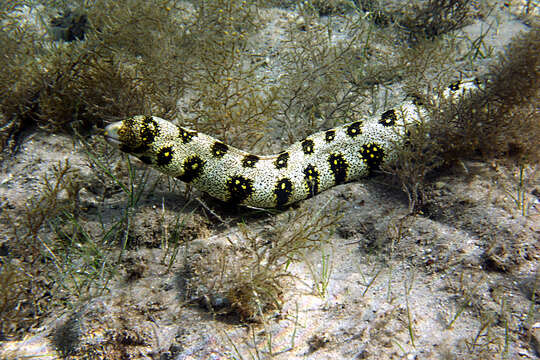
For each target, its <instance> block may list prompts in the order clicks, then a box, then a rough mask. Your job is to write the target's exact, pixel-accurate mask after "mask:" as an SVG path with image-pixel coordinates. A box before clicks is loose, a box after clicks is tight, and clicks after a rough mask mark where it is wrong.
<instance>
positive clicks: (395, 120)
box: [105, 86, 469, 208]
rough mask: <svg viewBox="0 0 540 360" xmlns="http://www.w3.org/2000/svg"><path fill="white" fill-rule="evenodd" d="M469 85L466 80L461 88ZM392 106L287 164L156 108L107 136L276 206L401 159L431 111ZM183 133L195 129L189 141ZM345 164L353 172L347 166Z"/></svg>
mask: <svg viewBox="0 0 540 360" xmlns="http://www.w3.org/2000/svg"><path fill="white" fill-rule="evenodd" d="M468 88H469V87H463V86H462V87H461V89H460V90H461V91H460V92H457V93H460V94H461V93H463V91H465V90H467V89H468ZM463 89H465V90H463ZM390 113H391V115H394V116H391V120H392V121H390V120H386V121H388V123H387V122H385V121H384V119H383V118H384V116H385V115H384V114H386V115H388V112H384V113H381V114H378V115H377V116H374V117H371V118H367V119H363V120H361V121H358V122H354V123H349V124H345V125H342V126H339V127H336V128H334V129H331V130H327V131H321V132H318V133H315V134H312V135H310V136H308V137H307V138H306V139H304V140H302V141H299V142H296V143H294V144H292V145H291V146H290V147H289V148H287V149H286V150H284V151H283V152H282V153H280V154H283V153H286V154H288V155H289V158H288V161H287V166H285V167H281V168H278V167H277V166H276V161H277V159H278V156H279V155H280V154H275V155H269V156H259V155H256V157H257V158H258V161H256V162H255V163H254V164H253V165H252V167H246V166H245V164H244V163H245V161H246V156H248V155H250V154H249V153H247V152H245V151H242V150H239V149H236V148H234V147H232V146H226V145H224V144H222V143H221V142H220V141H219V140H217V139H214V138H213V137H211V136H208V135H205V134H202V133H199V132H195V131H191V130H188V129H185V128H182V127H179V126H177V125H175V124H173V123H171V122H169V121H167V120H164V119H161V118H159V117H155V116H142V115H139V116H134V117H132V118H129V119H126V120H123V121H119V122H116V123H113V124H111V125H109V126H107V128H106V129H105V136H106V137H107V139H108V140H110V141H111V142H112V143H114V144H116V145H118V146H120V148H121V149H122V150H123V151H125V152H128V153H130V154H132V155H134V156H137V157H138V158H140V159H141V160H143V161H144V162H146V163H148V164H150V165H151V166H153V167H155V168H156V169H157V170H159V171H161V172H163V173H165V174H167V175H170V176H174V177H177V178H179V179H181V180H184V181H186V182H188V183H190V184H191V185H193V186H194V187H196V188H197V189H199V190H201V191H203V192H206V193H208V194H209V195H211V196H213V197H215V198H217V199H220V200H222V201H225V202H232V203H236V204H240V205H244V206H249V207H255V208H274V207H282V206H286V205H289V204H292V203H294V202H297V201H299V200H302V199H306V198H308V197H310V196H313V195H316V194H318V193H320V192H322V191H324V190H326V189H328V188H331V187H333V186H335V185H337V184H340V183H344V182H350V181H353V180H357V179H360V178H362V177H366V176H368V175H369V174H370V173H372V172H373V171H374V170H377V169H378V168H379V167H380V166H381V165H383V164H387V163H391V162H392V161H394V160H395V159H396V156H397V152H398V149H399V148H400V147H401V146H402V142H403V139H404V136H403V131H404V128H405V126H406V125H407V124H412V123H415V122H416V121H418V120H419V119H420V118H423V117H425V116H426V114H425V111H424V110H423V109H421V108H419V107H417V106H416V105H413V104H412V103H411V102H404V103H402V104H401V106H399V107H397V108H395V109H394V110H391V111H390ZM351 126H352V127H351ZM332 131H333V132H334V134H335V136H334V137H333V139H331V140H330V141H327V134H329V133H330V132H332ZM182 134H192V136H191V138H190V139H188V140H187V141H185V138H183V137H182ZM305 141H308V142H309V141H312V146H307V145H310V144H308V143H306V142H305ZM216 143H218V145H216ZM303 144H304V146H303ZM215 146H218V147H219V148H218V150H219V151H218V152H217V155H218V156H216V152H215V151H213V150H212V149H213V147H215ZM305 147H307V148H306V149H307V151H304V150H306V149H305ZM309 150H312V151H309ZM381 153H382V154H383V155H382V156H381ZM251 156H253V155H251ZM332 159H334V161H332ZM193 162H198V163H197V164H195V165H194V164H193ZM340 164H341V167H339V166H338V165H340ZM343 164H346V165H345V166H343ZM332 167H334V170H333V169H332ZM335 167H338V169H337V170H336V169H335ZM344 167H346V174H345V172H343V171H342V170H343V168H344ZM186 168H188V169H189V171H186ZM308 168H309V169H311V170H314V171H315V172H316V173H314V172H313V171H311V172H310V171H309V169H308ZM317 174H318V176H314V175H317ZM310 175H312V176H311V177H310ZM315 179H316V181H315ZM280 181H281V182H280ZM282 182H285V183H286V184H283V183H282ZM314 186H316V188H314ZM310 189H311V191H310ZM315 190H316V191H315Z"/></svg>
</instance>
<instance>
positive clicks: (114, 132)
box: [103, 121, 122, 146]
mask: <svg viewBox="0 0 540 360" xmlns="http://www.w3.org/2000/svg"><path fill="white" fill-rule="evenodd" d="M120 126H122V122H121V121H118V122H115V123H112V124H110V125H107V126H106V127H105V130H104V131H103V136H104V137H105V140H107V142H108V143H110V144H112V145H115V146H120V145H122V142H121V141H120V137H119V136H118V130H119V129H120Z"/></svg>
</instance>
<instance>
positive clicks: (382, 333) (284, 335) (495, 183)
mask: <svg viewBox="0 0 540 360" xmlns="http://www.w3.org/2000/svg"><path fill="white" fill-rule="evenodd" d="M513 10H514V9H513ZM265 16H267V17H270V18H271V21H268V23H267V26H266V27H265V28H264V29H263V30H262V31H261V32H260V36H261V38H260V46H261V48H265V49H266V50H264V52H267V53H272V52H273V53H279V46H280V41H281V40H282V39H280V36H281V35H282V34H283V31H282V30H283V27H284V26H285V24H287V23H288V22H290V21H298V19H297V18H296V16H297V14H296V13H295V11H294V10H292V9H281V8H275V9H267V10H266V14H265ZM490 16H493V18H484V19H482V20H476V21H475V22H473V23H472V24H470V25H468V26H466V27H465V28H463V29H462V30H461V31H463V32H464V33H466V34H469V36H470V37H471V38H473V37H474V35H475V34H479V33H480V32H482V31H484V30H485V27H486V24H487V23H492V22H493V21H494V19H495V17H496V24H497V26H496V28H494V29H493V30H492V31H490V32H488V35H487V36H486V38H485V42H486V45H488V46H491V47H492V48H493V50H494V53H496V52H498V51H503V50H504V46H505V45H506V44H508V42H509V41H510V39H511V38H512V37H513V36H514V35H516V34H518V33H519V32H522V31H527V29H528V27H529V25H527V24H525V23H524V21H523V18H522V17H520V16H519V10H518V9H515V10H514V11H510V10H508V9H504V8H503V9H499V10H497V11H496V12H494V13H493V14H492V15H490ZM278 56H279V55H278ZM269 61H276V62H279V59H270V60H269ZM478 66H480V67H482V66H485V64H484V63H480V64H478ZM268 69H269V70H267V71H269V72H272V71H273V70H272V67H271V66H270V67H269V68H268ZM317 130H319V129H317ZM278 145H281V144H278ZM270 147H273V148H274V150H276V148H277V145H272V146H270ZM114 156H117V159H116V160H115V161H117V162H122V161H125V159H123V158H121V157H120V154H119V152H116V153H114ZM64 159H69V162H70V164H71V165H72V167H74V168H75V169H79V171H80V176H82V177H83V178H84V180H85V183H86V185H85V186H83V190H82V192H81V203H83V204H84V206H83V208H85V209H87V211H88V213H87V214H84V213H83V214H82V216H83V217H87V218H88V219H89V220H88V224H90V225H88V226H92V220H91V219H94V220H93V222H94V225H93V226H98V225H97V220H95V214H96V213H98V212H99V213H101V214H102V217H103V218H107V217H114V216H117V215H118V214H119V212H120V210H119V209H120V208H122V206H125V203H126V201H127V200H126V195H125V194H124V193H123V192H121V191H117V192H115V193H114V194H112V195H110V196H109V197H108V198H107V199H101V198H100V196H98V195H97V194H96V193H97V192H96V191H95V189H93V188H92V187H93V186H96V183H97V182H96V181H95V180H94V179H93V177H95V176H96V175H95V170H92V169H91V168H90V167H89V166H88V163H89V161H88V158H87V156H86V154H85V152H84V150H83V148H82V146H81V145H80V144H79V143H78V142H77V141H75V140H74V139H73V138H72V137H70V136H68V135H58V134H50V133H47V132H43V131H34V132H32V133H30V134H26V136H24V138H23V141H22V143H21V144H20V148H19V149H18V151H17V152H16V153H14V155H13V156H12V157H11V158H9V159H6V160H5V161H4V162H3V163H2V164H1V172H0V202H1V204H2V207H8V206H9V207H10V208H22V207H23V205H24V203H25V202H26V201H27V200H28V199H29V198H30V197H31V196H33V195H34V194H35V193H36V191H38V189H39V183H40V179H41V178H42V177H43V176H44V175H47V174H50V173H51V169H52V166H53V165H55V164H56V163H57V162H58V161H59V160H64ZM134 164H135V166H136V168H137V169H139V171H138V174H142V173H143V169H144V165H143V164H142V163H139V162H134ZM532 172H533V170H531V171H530V173H527V174H528V176H529V179H532V180H531V182H529V183H527V185H526V188H525V194H526V196H527V199H528V204H529V206H528V211H527V213H526V215H525V216H523V214H522V212H521V211H520V210H519V209H518V208H517V207H516V206H515V203H514V202H513V200H512V198H511V194H512V191H513V190H512V189H513V187H514V186H515V176H516V169H515V168H511V167H505V166H500V165H499V164H498V163H497V162H495V161H493V162H491V161H490V162H480V161H464V162H463V163H462V164H461V166H460V167H458V168H454V169H448V170H445V171H444V173H441V174H440V176H439V177H438V178H437V179H436V182H435V183H434V184H433V191H432V192H431V199H430V207H429V208H430V210H431V211H430V213H429V214H422V213H420V214H415V215H409V216H408V215H407V214H408V211H409V209H408V201H407V197H406V195H405V194H404V193H403V192H402V191H401V190H400V189H399V188H397V187H395V186H389V185H388V179H387V178H384V177H375V178H372V179H369V180H366V181H359V182H355V183H350V184H346V185H341V186H338V187H335V188H333V189H330V190H328V191H326V192H324V193H322V194H320V195H318V196H316V197H314V198H312V199H309V200H306V201H304V202H302V203H301V204H300V206H299V207H293V208H291V209H289V210H286V212H291V213H295V212H301V211H306V212H308V213H313V214H316V213H317V211H318V210H320V209H323V211H331V212H339V220H337V223H336V226H335V229H334V231H333V232H332V233H330V235H329V236H330V237H329V239H328V240H329V241H328V243H326V244H324V245H322V246H321V247H320V248H317V249H314V250H312V251H311V252H309V253H306V254H304V258H303V259H302V260H301V261H297V262H294V263H292V264H291V265H290V266H289V267H288V271H289V272H290V273H291V274H292V275H293V277H291V279H290V280H288V281H287V286H286V287H284V289H283V294H282V300H283V307H282V309H281V310H280V311H277V312H275V311H274V312H272V311H271V312H269V313H267V314H265V315H264V317H263V319H262V320H260V319H259V321H258V322H244V321H240V320H239V319H237V318H235V317H234V316H230V315H229V316H222V315H220V314H215V313H212V311H210V310H209V309H208V308H205V307H204V306H199V304H197V303H195V304H193V303H191V304H189V303H186V302H184V300H183V296H184V295H185V294H182V292H183V291H186V289H185V288H184V287H183V284H184V283H183V280H182V271H183V270H182V269H183V264H184V261H186V260H185V258H183V256H182V251H183V250H182V249H181V251H180V255H179V256H178V257H177V259H176V260H175V261H174V262H173V263H172V266H171V268H170V269H169V268H168V265H169V264H168V263H166V262H163V261H162V259H163V258H164V256H166V255H167V254H165V252H166V249H164V246H163V243H162V242H161V236H162V232H163V226H164V225H163V224H164V223H167V222H169V223H171V224H172V222H173V221H174V220H175V219H176V218H177V216H178V214H182V215H184V216H185V219H186V220H185V221H186V228H187V229H189V231H190V233H191V235H190V236H191V237H192V241H191V244H190V249H191V250H190V251H192V253H191V254H193V253H196V252H198V254H203V256H208V257H211V256H214V257H215V256H217V255H216V252H219V251H222V249H223V247H226V246H229V245H230V244H231V243H235V242H238V243H241V241H242V239H243V237H244V232H243V231H242V229H241V228H239V227H238V225H237V223H238V222H242V223H243V225H242V226H248V227H251V228H252V229H253V231H256V232H257V231H259V230H264V229H265V227H269V226H278V225H279V223H280V222H283V223H285V224H287V221H288V220H287V214H283V213H282V214H278V215H273V214H267V215H262V216H245V214H242V210H240V211H236V212H235V213H234V214H230V213H226V212H225V211H223V210H222V209H221V208H220V206H219V204H215V203H213V202H212V201H211V200H209V199H208V198H207V197H203V199H204V201H205V203H206V204H207V206H208V207H210V208H212V207H215V208H217V209H215V210H214V211H213V212H216V213H217V214H218V215H219V217H220V218H221V219H222V220H224V223H221V221H220V220H217V219H216V218H215V217H213V216H212V213H211V212H209V211H207V210H205V209H204V208H203V207H201V206H200V205H197V204H198V202H197V201H195V202H192V203H190V204H191V205H189V206H188V207H185V206H184V204H185V202H186V197H185V195H184V193H183V191H181V190H182V189H183V185H181V184H178V185H177V186H176V191H175V192H171V191H170V190H169V188H168V186H167V182H166V181H164V180H163V178H164V177H163V176H161V175H159V174H158V173H157V172H154V171H152V172H150V175H149V176H150V178H151V179H152V180H150V182H149V183H152V182H154V181H155V179H161V181H159V182H156V183H157V185H156V188H155V189H154V191H152V192H148V194H147V195H145V196H144V197H143V200H142V201H141V203H140V204H139V206H138V208H137V210H136V211H137V213H136V216H135V217H134V221H135V226H134V228H135V229H136V230H135V234H134V235H133V237H134V238H138V239H142V240H140V241H139V243H137V244H136V245H134V246H132V247H129V248H128V249H127V250H126V251H125V252H124V254H123V258H122V260H121V264H119V266H118V274H117V275H116V276H115V277H114V278H113V279H112V280H111V281H110V282H109V283H108V285H107V291H105V292H104V293H103V294H101V295H99V296H95V297H91V298H87V299H81V301H80V302H79V303H77V304H76V306H75V307H74V308H72V307H66V308H61V307H57V308H56V309H55V311H54V312H52V313H51V314H50V315H49V316H48V317H47V318H45V319H41V321H40V322H39V325H38V326H36V327H35V328H32V329H31V330H29V331H28V332H27V333H26V334H24V336H22V337H21V338H19V339H11V340H9V341H8V340H7V339H6V341H3V344H2V346H1V348H0V349H1V350H0V357H1V358H2V359H27V358H39V359H57V358H62V355H61V353H60V350H61V349H59V347H58V345H56V346H55V345H54V344H58V342H60V343H67V344H68V345H67V346H69V347H71V348H72V349H73V353H72V354H73V356H77V357H78V358H79V357H80V358H84V355H85V354H86V355H87V358H94V356H95V358H105V359H128V358H132V359H178V360H180V359H259V358H260V359H269V358H275V359H469V358H477V359H489V358H493V359H537V358H539V356H540V344H539V342H540V316H539V312H538V306H539V304H538V293H537V294H536V298H535V297H534V296H533V293H534V291H535V289H536V290H537V289H538V286H540V285H539V258H540V256H539V252H538V250H539V242H538V240H539V234H540V221H539V220H540V215H539V210H540V203H539V198H538V189H539V186H540V184H539V183H538V176H537V175H535V174H533V173H532ZM534 179H536V182H535V180H534ZM509 189H510V190H509ZM535 194H536V195H535ZM191 196H192V197H200V196H202V195H201V194H200V193H197V192H194V193H192V194H191ZM328 215H329V216H330V215H332V216H333V215H334V214H333V213H332V214H328ZM314 216H316V215H314ZM0 231H1V232H2V234H1V236H0V238H2V239H5V240H1V241H10V239H11V235H10V234H11V233H10V232H9V231H8V230H7V229H3V230H0ZM398 231H399V236H398V235H396V232H398ZM261 234H262V235H261V236H264V231H262V232H261ZM193 249H197V250H196V251H195V250H193ZM108 256H110V257H111V258H114V257H116V256H118V252H113V253H112V254H110V255H108ZM167 256H168V255H167ZM323 258H324V259H326V262H325V263H324V264H323V263H322V262H321V259H323ZM194 259H196V257H194ZM231 261H233V262H234V259H231ZM324 266H329V268H330V271H329V275H327V280H328V282H327V286H326V288H325V290H326V291H324V292H323V293H322V294H321V293H317V292H316V291H314V282H315V280H316V279H317V278H320V277H321V276H322V275H321V274H322V273H323V272H324V269H323V267H324ZM314 273H315V274H319V275H314ZM535 299H536V300H535ZM199 303H200V302H199ZM66 324H67V325H66ZM73 324H75V325H73ZM450 324H451V326H449V325H450ZM73 333H76V334H77V336H75V335H73ZM62 336H64V337H65V338H66V340H65V341H64V342H62V341H58V339H59V337H60V338H62ZM54 339H56V342H55V341H53V340H54ZM91 354H94V355H91Z"/></svg>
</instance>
